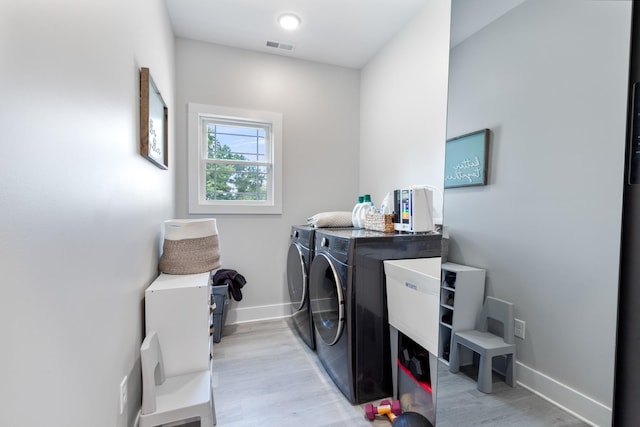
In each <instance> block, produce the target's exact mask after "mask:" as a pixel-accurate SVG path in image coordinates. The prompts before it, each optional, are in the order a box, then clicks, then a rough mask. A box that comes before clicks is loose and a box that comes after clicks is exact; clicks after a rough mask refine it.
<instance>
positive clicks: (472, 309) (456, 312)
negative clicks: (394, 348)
mask: <svg viewBox="0 0 640 427" xmlns="http://www.w3.org/2000/svg"><path fill="white" fill-rule="evenodd" d="M441 269H442V273H441V287H440V341H439V351H438V356H439V357H440V359H442V360H444V361H445V362H447V363H448V362H449V350H450V344H451V335H452V333H453V332H456V331H464V330H468V329H475V327H476V320H477V318H478V316H479V315H480V311H481V310H482V304H483V302H484V280H485V270H483V269H481V268H475V267H469V266H466V265H460V264H454V263H452V262H445V263H443V264H442V267H441ZM464 362H465V363H462V364H468V363H470V361H464Z"/></svg>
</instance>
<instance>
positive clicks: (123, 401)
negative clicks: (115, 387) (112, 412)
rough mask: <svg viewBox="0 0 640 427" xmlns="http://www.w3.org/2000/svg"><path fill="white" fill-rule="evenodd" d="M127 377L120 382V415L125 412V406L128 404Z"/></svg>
mask: <svg viewBox="0 0 640 427" xmlns="http://www.w3.org/2000/svg"><path fill="white" fill-rule="evenodd" d="M128 397H129V396H128V393H127V377H126V376H125V377H124V378H123V379H122V382H120V415H122V414H123V413H124V408H125V407H126V406H127V399H128Z"/></svg>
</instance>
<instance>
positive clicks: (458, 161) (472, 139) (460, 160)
mask: <svg viewBox="0 0 640 427" xmlns="http://www.w3.org/2000/svg"><path fill="white" fill-rule="evenodd" d="M489 133H490V132H489V129H483V130H479V131H476V132H472V133H468V134H466V135H462V136H458V137H456V138H452V139H448V140H447V146H446V150H445V161H444V188H454V187H469V186H473V185H486V184H487V168H488V160H489Z"/></svg>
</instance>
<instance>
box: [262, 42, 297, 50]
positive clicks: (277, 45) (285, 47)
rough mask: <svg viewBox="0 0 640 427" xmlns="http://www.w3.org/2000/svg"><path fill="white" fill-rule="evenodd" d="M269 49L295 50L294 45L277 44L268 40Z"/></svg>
mask: <svg viewBox="0 0 640 427" xmlns="http://www.w3.org/2000/svg"><path fill="white" fill-rule="evenodd" d="M267 47H272V48H275V49H284V50H293V47H294V45H292V44H291V43H283V42H276V41H273V40H267Z"/></svg>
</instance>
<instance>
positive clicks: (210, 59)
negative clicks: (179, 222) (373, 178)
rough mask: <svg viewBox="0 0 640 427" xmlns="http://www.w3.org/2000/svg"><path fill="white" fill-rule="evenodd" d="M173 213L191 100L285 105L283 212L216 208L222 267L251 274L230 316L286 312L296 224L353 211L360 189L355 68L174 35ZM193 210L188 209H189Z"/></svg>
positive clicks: (182, 193)
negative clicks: (291, 241) (289, 251)
mask: <svg viewBox="0 0 640 427" xmlns="http://www.w3.org/2000/svg"><path fill="white" fill-rule="evenodd" d="M176 75H177V95H176V111H177V117H176V121H177V134H176V135H177V137H176V138H177V152H176V163H177V171H178V178H177V185H178V198H177V201H176V202H177V212H178V216H179V217H181V218H186V217H189V214H188V209H187V169H186V168H187V145H186V137H187V128H186V118H187V103H189V102H196V103H200V104H210V105H222V106H229V107H237V108H246V109H254V110H266V111H275V112H281V113H282V114H283V130H284V131H283V146H284V157H283V158H284V171H283V177H284V178H283V181H284V190H283V213H282V214H281V215H213V216H214V217H215V218H217V224H218V231H219V234H220V246H221V259H222V268H231V269H234V270H237V271H239V272H240V273H242V274H243V275H244V276H245V277H246V279H247V285H246V286H245V287H244V288H243V299H242V301H241V302H239V303H236V302H235V301H232V303H231V306H230V307H229V312H228V318H227V323H233V322H241V321H247V320H257V319H263V318H269V317H276V316H283V315H289V314H290V311H289V308H288V305H285V304H286V303H287V302H288V300H289V296H288V292H287V287H286V284H285V268H286V251H287V247H288V239H289V232H290V228H291V226H292V225H295V224H305V223H306V219H307V218H308V217H310V216H311V215H313V214H315V213H318V212H325V211H351V209H352V207H353V204H354V203H355V201H356V197H357V190H358V141H359V130H358V124H359V123H358V117H359V104H358V102H359V81H360V80H359V73H358V71H357V70H353V69H348V68H341V67H336V66H330V65H323V64H319V63H314V62H308V61H301V60H294V59H291V58H286V57H282V56H276V55H266V54H261V53H254V52H249V51H244V50H239V49H233V48H228V47H223V46H218V45H213V44H208V43H201V42H195V41H189V40H184V39H178V40H177V42H176ZM192 217H193V216H192Z"/></svg>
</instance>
